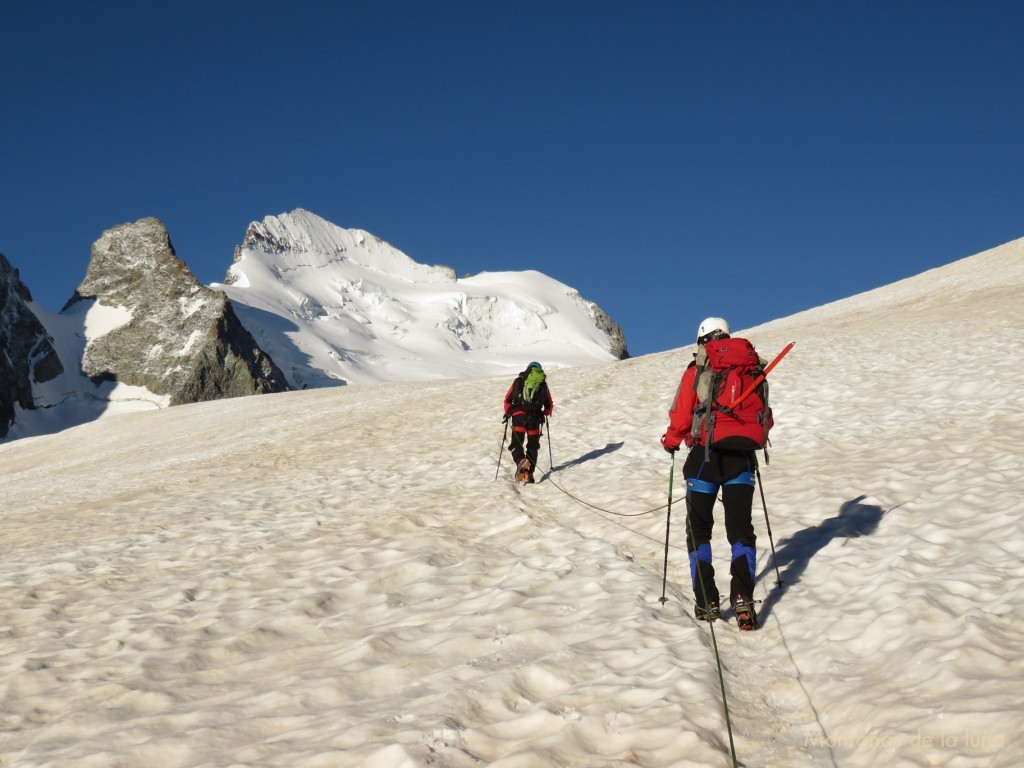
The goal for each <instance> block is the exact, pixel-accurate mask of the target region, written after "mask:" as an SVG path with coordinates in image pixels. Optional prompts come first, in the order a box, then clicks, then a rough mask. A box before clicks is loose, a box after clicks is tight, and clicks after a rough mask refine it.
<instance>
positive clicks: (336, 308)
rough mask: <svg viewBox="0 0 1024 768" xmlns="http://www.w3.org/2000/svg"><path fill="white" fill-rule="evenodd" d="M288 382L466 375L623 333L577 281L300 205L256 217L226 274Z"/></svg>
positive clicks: (594, 346) (581, 350)
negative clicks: (410, 245) (391, 235)
mask: <svg viewBox="0 0 1024 768" xmlns="http://www.w3.org/2000/svg"><path fill="white" fill-rule="evenodd" d="M214 287H219V288H221V289H223V290H224V291H225V293H227V294H228V296H229V297H230V298H231V300H232V302H234V304H235V307H236V309H237V310H238V312H239V315H240V317H241V318H242V321H243V323H244V324H245V326H246V327H247V328H249V329H251V330H252V332H253V335H254V336H255V338H256V340H257V342H258V343H259V345H260V347H261V348H263V349H265V350H266V351H267V352H268V353H269V354H270V356H271V357H272V358H273V359H274V360H275V361H276V362H277V364H278V365H279V366H280V367H281V368H282V370H283V371H284V372H285V375H286V376H287V377H288V380H289V382H290V383H291V385H292V386H293V387H296V388H306V387H320V386H330V385H337V384H339V383H359V384H365V383H378V382H384V381H401V380H411V379H440V378H463V377H466V376H491V375H496V374H507V373H510V372H517V371H519V370H522V368H523V367H524V366H525V365H526V364H527V362H529V361H530V360H541V361H543V363H544V365H545V366H548V365H550V366H552V367H556V368H557V367H565V366H576V365H586V364H590V363H597V362H608V361H611V360H614V359H617V358H622V357H625V356H626V354H627V353H626V344H625V340H624V339H623V336H622V331H621V329H620V328H618V326H616V325H615V324H614V323H612V322H611V320H610V319H609V318H608V317H607V315H605V314H604V312H603V311H602V310H601V308H600V307H598V306H597V305H596V304H594V303H593V302H591V301H587V300H586V299H584V298H582V297H581V296H580V294H579V292H578V291H576V290H575V289H573V288H570V287H569V286H567V285H564V284H563V283H560V282H558V281H557V280H554V279H552V278H550V277H547V276H545V275H543V274H541V273H539V272H535V271H523V272H500V273H482V274H478V275H475V276H473V277H469V278H465V279H462V280H459V279H458V278H457V277H456V275H455V272H454V270H453V269H451V268H450V267H444V266H427V265H423V264H418V263H417V262H415V261H413V260H412V259H411V258H409V257H408V256H407V255H405V254H404V253H402V252H401V251H400V250H398V249H397V248H394V247H392V246H391V245H389V244H388V243H386V242H384V241H383V240H381V239H379V238H377V237H375V236H374V235H372V234H370V233H368V232H365V231H363V230H359V229H344V228H342V227H339V226H336V225H335V224H332V223H330V222H328V221H325V220H324V219H322V218H320V217H319V216H316V215H315V214H312V213H310V212H308V211H304V210H301V209H300V210H295V211H292V212H291V213H285V214H281V215H279V216H268V217H266V218H265V219H263V221H261V222H253V223H252V224H250V225H249V228H248V230H247V231H246V235H245V240H244V241H243V242H242V244H241V245H239V246H238V247H237V248H236V249H235V262H234V264H233V265H232V266H231V269H230V271H229V273H228V276H227V279H226V280H225V284H224V285H222V286H214Z"/></svg>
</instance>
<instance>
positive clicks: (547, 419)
mask: <svg viewBox="0 0 1024 768" xmlns="http://www.w3.org/2000/svg"><path fill="white" fill-rule="evenodd" d="M545 422H546V424H547V434H548V464H550V465H551V471H552V472H554V471H555V460H554V459H553V458H552V454H551V417H550V416H548V417H547V418H546V419H545Z"/></svg>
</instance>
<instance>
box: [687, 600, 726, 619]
mask: <svg viewBox="0 0 1024 768" xmlns="http://www.w3.org/2000/svg"><path fill="white" fill-rule="evenodd" d="M693 615H694V618H696V619H697V620H698V621H714V620H715V619H720V618H722V610H721V608H719V606H718V601H717V600H711V601H710V602H709V603H708V604H707V606H703V605H698V606H697V607H696V608H694V609H693Z"/></svg>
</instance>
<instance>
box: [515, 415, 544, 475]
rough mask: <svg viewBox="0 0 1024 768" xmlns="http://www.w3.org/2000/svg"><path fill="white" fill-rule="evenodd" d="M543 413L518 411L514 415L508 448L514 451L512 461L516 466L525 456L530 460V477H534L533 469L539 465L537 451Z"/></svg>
mask: <svg viewBox="0 0 1024 768" xmlns="http://www.w3.org/2000/svg"><path fill="white" fill-rule="evenodd" d="M543 418H544V416H543V414H540V413H517V414H516V415H515V416H513V417H512V440H511V441H510V442H509V446H508V449H509V450H510V451H512V461H514V462H515V464H516V466H517V467H518V466H519V462H521V461H522V460H523V458H524V457H525V458H527V459H529V460H530V479H531V480H532V479H533V470H534V469H535V468H536V467H537V451H538V450H539V448H540V436H541V430H540V427H541V424H542V423H543Z"/></svg>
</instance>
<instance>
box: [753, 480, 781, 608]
mask: <svg viewBox="0 0 1024 768" xmlns="http://www.w3.org/2000/svg"><path fill="white" fill-rule="evenodd" d="M754 472H756V473H757V489H758V490H759V491H761V508H762V509H763V510H764V524H765V526H766V527H767V528H768V543H769V544H771V546H772V564H773V565H774V566H775V584H776V586H778V588H779V589H782V576H780V575H779V558H778V557H777V556H776V554H775V540H774V539H773V538H772V524H771V523H770V522H769V521H768V505H767V504H766V503H765V501H764V483H762V482H761V468H760V467H754Z"/></svg>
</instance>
